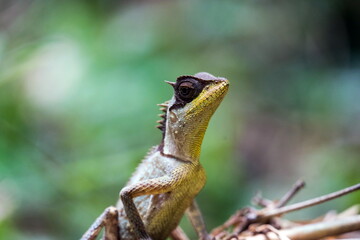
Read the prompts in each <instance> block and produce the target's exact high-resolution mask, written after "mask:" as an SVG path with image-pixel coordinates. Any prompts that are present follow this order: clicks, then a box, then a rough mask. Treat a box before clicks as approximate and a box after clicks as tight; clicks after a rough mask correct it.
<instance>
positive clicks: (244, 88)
mask: <svg viewBox="0 0 360 240" xmlns="http://www.w3.org/2000/svg"><path fill="white" fill-rule="evenodd" d="M359 16H360V5H359V3H358V2H357V1H356V0H353V1H347V0H338V1H335V0H332V1H325V0H320V1H230V0H229V1H215V0H210V1H190V0H187V1H131V2H130V1H114V0H103V1H101V0H97V1H85V0H83V1H61V2H60V1H53V0H49V1H40V0H39V1H36V0H34V1H29V0H28V1H24V0H23V1H22V0H19V1H14V0H3V1H1V2H0V239H20V240H21V239H77V238H79V236H81V234H82V233H83V232H84V231H85V230H86V229H87V227H88V226H89V225H90V224H91V223H92V221H93V220H94V219H95V218H96V217H97V216H98V215H99V214H100V213H101V211H102V210H103V209H104V208H105V207H107V206H109V205H111V204H114V203H115V201H116V200H117V197H118V192H119V190H120V189H121V187H122V186H123V185H124V184H125V183H126V180H127V179H128V178H129V176H130V175H131V173H132V171H133V170H134V168H135V167H136V165H137V164H138V162H139V161H140V160H141V158H142V157H143V155H144V154H145V153H146V151H147V149H148V148H149V147H150V146H151V145H155V144H157V143H158V142H159V141H160V132H159V131H158V130H157V129H155V128H154V125H155V121H156V120H157V117H156V115H157V113H159V112H158V110H157V106H156V103H161V102H163V101H165V100H168V99H169V98H170V97H171V94H172V91H171V89H170V88H169V87H168V86H167V85H166V84H163V80H174V79H175V78H176V77H177V76H179V75H184V74H194V73H196V72H199V71H208V72H210V73H212V74H215V75H218V76H223V77H226V78H228V79H229V80H230V81H231V88H230V92H229V94H228V96H227V97H226V99H225V101H224V102H223V104H222V105H221V107H220V108H219V110H218V111H217V113H216V114H215V116H214V118H213V119H212V122H211V124H210V126H209V130H208V132H207V134H206V137H205V141H204V144H203V151H202V163H203V164H204V166H205V169H206V170H207V174H208V183H207V185H206V187H205V188H204V190H203V191H202V192H201V193H200V195H199V196H198V201H199V204H200V206H201V208H202V211H203V213H204V215H205V218H206V222H207V225H208V228H209V229H211V228H213V227H215V226H217V225H219V224H221V223H222V222H223V221H224V220H225V219H226V218H227V217H228V216H229V215H230V214H231V213H233V212H234V211H235V209H237V208H240V207H243V206H244V205H247V204H248V203H249V202H250V199H251V196H253V195H254V194H255V192H256V191H257V190H262V191H263V195H265V196H266V197H268V198H278V197H280V196H281V195H282V194H283V193H284V192H285V191H286V189H288V188H289V187H290V186H291V185H292V183H293V182H295V181H296V180H297V179H298V178H303V179H304V180H305V181H306V182H307V183H308V187H307V189H306V190H304V191H303V192H302V193H301V194H300V195H299V197H298V198H297V200H298V201H299V200H301V199H306V198H309V197H314V196H318V195H321V194H325V193H328V192H331V191H335V190H338V189H340V188H343V187H346V186H349V185H352V184H355V183H358V182H359V181H360V176H359V169H360V107H359V106H360V105H359V92H360V61H359V60H360V58H359V54H360V52H359V51H360V17H359ZM359 199H360V194H359V193H357V194H352V195H350V196H346V197H343V198H341V199H339V200H335V201H332V202H330V203H327V204H324V205H322V206H318V207H315V208H311V209H310V210H306V211H302V212H301V213H300V214H298V215H299V216H300V217H302V218H310V217H315V216H317V215H320V214H324V213H325V212H326V211H327V210H329V209H336V210H339V211H341V210H344V209H345V208H347V207H349V206H351V205H352V204H356V203H359ZM299 216H297V217H299ZM182 225H183V226H185V228H186V231H187V232H189V231H190V232H191V231H192V230H191V228H190V227H189V223H188V222H187V221H184V222H183V223H182ZM192 234H193V233H192ZM192 236H193V235H192Z"/></svg>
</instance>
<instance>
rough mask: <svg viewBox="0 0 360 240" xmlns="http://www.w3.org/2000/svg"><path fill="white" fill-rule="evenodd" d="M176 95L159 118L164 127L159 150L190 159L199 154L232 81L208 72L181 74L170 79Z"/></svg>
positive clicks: (161, 125) (161, 126) (161, 127)
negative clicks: (210, 121) (213, 117)
mask: <svg viewBox="0 0 360 240" xmlns="http://www.w3.org/2000/svg"><path fill="white" fill-rule="evenodd" d="M168 83H169V84H170V85H172V86H173V88H174V96H173V97H172V99H171V100H170V101H168V102H166V103H165V104H160V106H163V107H164V108H163V109H162V110H163V111H164V112H165V114H163V115H161V116H162V117H163V118H164V119H163V120H161V121H159V123H160V126H159V128H160V129H161V130H162V131H163V141H162V144H161V145H160V148H161V149H160V150H161V151H162V153H163V154H166V155H172V156H174V157H177V158H179V159H183V160H187V161H196V160H198V159H199V157H200V148H201V143H202V140H203V138H204V134H205V131H206V128H207V126H208V123H209V120H210V118H211V116H212V115H213V113H214V112H215V110H216V109H217V107H218V106H219V104H220V103H221V101H222V99H223V98H224V96H225V95H226V93H227V90H228V87H229V81H228V80H227V79H225V78H219V77H214V76H213V75H211V74H209V73H197V74H195V75H194V76H180V77H178V78H177V80H176V82H168Z"/></svg>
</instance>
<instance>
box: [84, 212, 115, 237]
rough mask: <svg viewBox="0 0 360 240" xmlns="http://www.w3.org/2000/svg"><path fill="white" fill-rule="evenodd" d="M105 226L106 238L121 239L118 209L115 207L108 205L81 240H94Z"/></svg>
mask: <svg viewBox="0 0 360 240" xmlns="http://www.w3.org/2000/svg"><path fill="white" fill-rule="evenodd" d="M103 227H105V232H104V239H106V240H119V239H120V238H119V225H118V211H117V209H116V208H115V207H108V208H106V209H105V211H104V212H103V213H102V214H101V215H100V216H99V217H98V218H97V219H96V220H95V222H94V223H93V224H92V225H91V226H90V228H89V229H88V230H87V231H86V233H84V235H83V236H82V237H81V239H80V240H94V239H96V237H97V236H98V235H99V233H100V231H101V229H102V228H103Z"/></svg>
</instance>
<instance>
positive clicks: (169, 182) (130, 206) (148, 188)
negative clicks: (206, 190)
mask: <svg viewBox="0 0 360 240" xmlns="http://www.w3.org/2000/svg"><path fill="white" fill-rule="evenodd" d="M176 179H177V178H175V177H174V178H171V177H169V176H164V177H160V178H154V179H150V180H145V181H141V182H138V183H135V184H133V185H130V186H127V187H124V188H123V189H122V190H121V191H120V198H121V201H122V203H123V205H124V209H125V213H126V215H127V217H128V218H129V221H130V224H131V226H132V227H133V229H134V232H135V234H136V236H137V238H138V239H141V240H151V238H150V236H149V235H148V233H147V232H146V227H145V225H144V222H143V221H142V219H141V217H140V214H139V212H138V210H137V208H136V206H135V204H134V201H133V198H134V197H138V196H142V195H152V194H161V193H166V192H169V191H171V190H172V189H173V188H174V187H176V185H177V184H176Z"/></svg>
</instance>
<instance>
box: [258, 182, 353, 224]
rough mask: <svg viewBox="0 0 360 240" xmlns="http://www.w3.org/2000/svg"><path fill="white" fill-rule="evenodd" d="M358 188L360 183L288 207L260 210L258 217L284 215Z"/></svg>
mask: <svg viewBox="0 0 360 240" xmlns="http://www.w3.org/2000/svg"><path fill="white" fill-rule="evenodd" d="M357 190H360V183H358V184H356V185H353V186H351V187H348V188H344V189H342V190H340V191H337V192H333V193H330V194H327V195H324V196H321V197H318V198H313V199H310V200H307V201H303V202H299V203H295V204H292V205H289V206H286V207H281V208H275V209H263V210H260V211H259V212H258V218H259V219H268V218H271V217H275V216H279V215H282V214H284V213H289V212H293V211H296V210H299V209H303V208H307V207H311V206H314V205H317V204H320V203H323V202H326V201H330V200H332V199H335V198H338V197H341V196H344V195H346V194H349V193H351V192H354V191H357Z"/></svg>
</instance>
